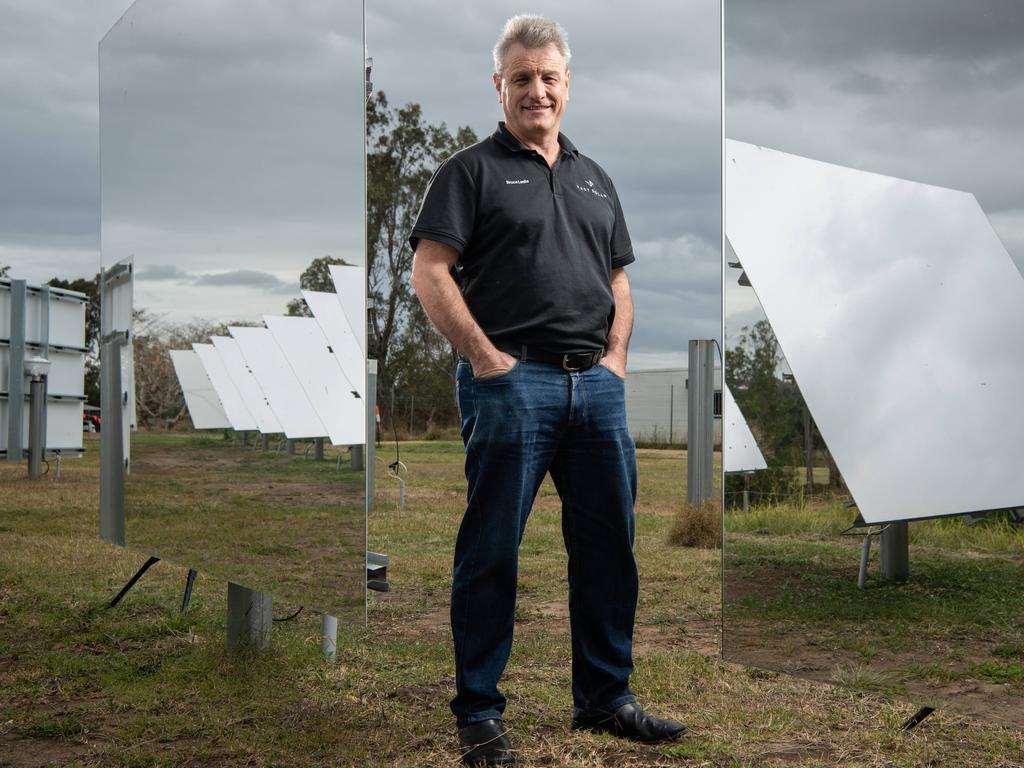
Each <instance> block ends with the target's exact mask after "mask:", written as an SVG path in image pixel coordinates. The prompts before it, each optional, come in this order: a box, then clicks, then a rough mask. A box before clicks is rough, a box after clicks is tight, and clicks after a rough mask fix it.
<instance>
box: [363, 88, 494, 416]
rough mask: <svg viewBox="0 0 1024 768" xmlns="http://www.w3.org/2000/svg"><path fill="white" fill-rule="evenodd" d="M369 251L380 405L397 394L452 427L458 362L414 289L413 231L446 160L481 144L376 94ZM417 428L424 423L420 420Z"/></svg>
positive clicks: (369, 109)
mask: <svg viewBox="0 0 1024 768" xmlns="http://www.w3.org/2000/svg"><path fill="white" fill-rule="evenodd" d="M366 130H367V157H366V171H367V192H366V199H367V203H366V206H367V207H366V252H367V280H368V294H369V299H370V301H371V302H372V310H371V312H370V335H369V340H368V341H369V350H368V353H369V356H370V357H372V358H375V359H376V360H377V364H378V377H379V378H378V382H379V388H380V391H381V403H382V405H383V406H384V410H385V411H386V413H385V416H388V415H390V414H389V413H387V411H388V410H389V406H390V400H389V398H388V394H389V393H390V392H392V391H394V390H396V389H397V390H400V391H401V392H402V393H403V395H404V396H407V397H415V398H417V399H418V400H419V401H420V402H421V404H422V405H423V406H424V410H423V411H422V417H423V418H424V419H425V420H426V421H428V422H429V421H432V420H435V421H437V420H443V421H445V422H446V423H449V422H450V421H451V419H452V414H453V412H454V405H453V400H452V395H451V391H452V378H451V377H452V370H453V368H454V366H453V355H452V350H451V347H450V345H449V344H448V342H447V341H445V340H444V339H443V338H441V337H440V336H439V335H438V334H437V332H436V331H435V330H434V329H433V326H432V325H431V324H430V322H429V321H428V320H427V319H426V317H425V316H424V314H423V311H422V309H421V308H420V306H419V302H418V301H417V300H416V297H415V296H414V295H413V292H412V289H411V287H410V285H409V275H410V273H411V271H412V258H413V252H412V249H411V248H410V247H409V242H408V238H409V232H410V231H411V229H412V225H413V223H414V222H415V219H416V215H417V213H418V212H419V207H420V201H421V200H422V197H423V193H424V191H425V190H426V187H427V184H428V183H429V181H430V177H431V175H432V174H433V172H434V170H435V169H436V168H437V166H438V165H440V164H441V162H442V161H443V160H445V159H446V158H447V157H449V156H450V155H452V154H453V153H454V152H456V151H457V150H459V149H461V148H462V147H465V146H468V145H470V144H472V143H475V142H476V141H477V137H476V134H475V133H474V132H473V131H472V130H471V129H470V128H468V127H462V128H459V129H458V130H456V131H455V132H454V133H453V132H451V131H449V130H448V127H447V126H446V125H445V124H444V123H441V124H439V125H430V124H428V123H427V122H426V121H425V120H424V118H423V113H422V110H421V109H420V106H419V105H418V104H407V105H406V106H404V107H391V106H390V105H389V104H388V100H387V97H386V96H385V95H384V94H383V93H381V92H377V93H376V94H375V96H374V97H373V98H371V99H370V100H369V101H368V102H367V105H366ZM446 407H447V409H448V410H447V411H445V408H446ZM417 421H419V420H417Z"/></svg>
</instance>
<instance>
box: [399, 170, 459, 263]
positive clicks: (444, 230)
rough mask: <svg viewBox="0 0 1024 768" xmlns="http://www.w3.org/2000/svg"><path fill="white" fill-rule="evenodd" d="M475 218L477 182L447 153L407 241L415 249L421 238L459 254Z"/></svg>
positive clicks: (434, 176) (433, 177) (431, 183)
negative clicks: (442, 245) (450, 248)
mask: <svg viewBox="0 0 1024 768" xmlns="http://www.w3.org/2000/svg"><path fill="white" fill-rule="evenodd" d="M475 219H476V183H475V182H474V181H473V177H472V176H471V175H470V173H469V170H468V169H467V168H466V166H465V165H463V164H462V162H461V161H459V159H458V158H457V157H454V156H453V157H449V158H448V159H447V160H445V161H444V162H443V163H441V166H440V167H439V168H438V169H437V170H436V171H434V175H433V176H432V177H431V179H430V183H429V184H428V185H427V191H426V192H424V194H423V202H422V203H421V204H420V212H419V214H418V215H417V216H416V223H415V224H413V228H412V232H411V233H410V234H409V245H411V246H412V249H413V250H414V251H415V250H416V246H417V245H418V244H419V241H420V240H421V239H425V240H434V241H436V242H439V243H444V244H445V245H450V246H451V247H452V248H454V249H455V250H456V251H458V252H459V255H460V256H461V255H462V252H463V251H464V250H465V248H466V245H467V244H468V243H469V239H470V237H471V236H472V234H473V222H474V221H475Z"/></svg>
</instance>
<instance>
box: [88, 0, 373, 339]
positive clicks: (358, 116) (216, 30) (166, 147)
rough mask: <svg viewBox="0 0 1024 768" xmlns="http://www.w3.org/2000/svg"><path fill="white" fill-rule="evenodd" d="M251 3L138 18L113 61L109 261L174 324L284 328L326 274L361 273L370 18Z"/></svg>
mask: <svg viewBox="0 0 1024 768" xmlns="http://www.w3.org/2000/svg"><path fill="white" fill-rule="evenodd" d="M240 2H241V0H235V2H224V3H218V4H209V3H206V2H201V0H192V2H176V3H173V4H167V3H158V2H139V3H136V4H135V5H134V6H132V8H131V9H130V10H129V11H128V12H127V13H126V14H125V16H124V17H123V18H122V19H121V20H120V21H119V22H118V23H117V25H116V26H115V27H114V28H113V29H112V30H111V31H110V33H109V34H108V35H107V36H106V37H105V38H104V40H103V43H102V44H101V46H100V105H101V121H102V124H101V135H100V140H101V144H100V147H101V153H102V158H103V163H102V168H101V173H102V191H103V230H102V234H103V247H102V250H103V260H104V263H107V264H110V263H113V262H115V261H117V260H120V259H122V258H125V257H127V256H131V255H134V257H135V260H136V268H137V272H136V294H135V295H136V304H137V306H141V307H145V308H146V309H149V310H151V311H153V312H155V313H157V314H159V315H161V316H163V317H165V318H167V319H171V320H188V319H192V318H204V319H216V320H232V319H235V320H241V319H252V318H253V317H254V316H255V317H258V316H259V314H261V313H263V312H267V313H280V312H283V311H284V308H285V305H286V303H287V301H288V299H290V298H295V297H297V295H298V280H299V274H300V273H301V272H302V270H303V269H305V268H306V267H307V266H308V265H309V263H310V262H311V261H313V259H316V258H318V257H321V256H326V255H330V256H337V257H343V258H346V259H347V260H349V261H352V262H361V261H362V258H361V251H362V240H363V224H362V195H363V179H362V170H363V169H362V130H363V117H362V93H363V86H362V60H363V43H362V24H361V22H362V14H361V9H360V7H359V5H358V4H355V3H337V4H321V3H316V2H306V3H301V2H300V3H294V2H293V3H287V4H283V3H281V4H272V3H271V4H261V5H259V6H255V7H249V6H248V5H246V9H247V10H246V12H245V13H240V12H239V3H240ZM241 19H244V22H242V23H239V20H241Z"/></svg>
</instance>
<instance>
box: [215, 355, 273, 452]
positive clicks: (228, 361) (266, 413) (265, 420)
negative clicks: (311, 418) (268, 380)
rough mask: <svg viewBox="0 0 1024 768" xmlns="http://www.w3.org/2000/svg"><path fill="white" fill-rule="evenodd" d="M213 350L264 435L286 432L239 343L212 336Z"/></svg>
mask: <svg viewBox="0 0 1024 768" xmlns="http://www.w3.org/2000/svg"><path fill="white" fill-rule="evenodd" d="M210 341H212V342H213V348H214V349H216V350H217V354H219V355H220V359H221V362H223V363H224V369H225V370H226V371H227V372H228V376H230V377H231V382H232V383H233V384H234V385H235V387H236V388H237V389H238V394H239V395H241V396H242V404H243V405H244V406H245V407H246V409H247V410H248V411H249V413H251V414H252V415H253V418H254V419H256V428H257V429H259V431H260V432H261V433H262V434H264V435H274V434H277V433H279V432H284V428H283V427H282V426H281V422H279V421H278V420H277V416H275V415H274V411H273V410H271V408H270V403H269V402H267V396H266V394H265V393H264V392H263V388H262V387H261V386H260V384H259V382H258V381H256V377H255V376H254V375H253V373H252V371H251V370H250V369H249V365H248V363H246V362H245V356H244V355H243V354H242V350H241V349H240V348H239V346H238V342H237V341H235V340H234V339H233V338H231V337H230V336H211V337H210Z"/></svg>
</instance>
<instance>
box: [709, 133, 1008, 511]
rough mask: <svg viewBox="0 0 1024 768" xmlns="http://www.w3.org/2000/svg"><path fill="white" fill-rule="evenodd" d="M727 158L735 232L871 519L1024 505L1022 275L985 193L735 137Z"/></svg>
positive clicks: (789, 356)
mask: <svg viewBox="0 0 1024 768" xmlns="http://www.w3.org/2000/svg"><path fill="white" fill-rule="evenodd" d="M726 168H727V174H728V176H727V179H728V182H729V189H728V191H727V193H726V212H727V216H728V222H727V232H726V234H727V236H728V237H729V241H730V243H731V244H732V247H733V248H734V250H735V251H736V254H737V256H738V257H739V259H740V261H741V263H742V264H743V268H744V270H745V271H746V273H747V276H748V278H749V279H750V282H751V283H752V285H753V287H754V290H755V291H756V292H757V296H758V298H759V299H760V302H761V305H762V307H763V308H764V311H765V314H766V315H767V317H768V320H769V322H770V323H771V325H772V328H773V329H774V330H775V333H776V335H777V337H778V339H779V343H780V345H781V347H782V350H783V352H784V353H785V355H786V360H787V361H788V362H789V365H790V367H791V368H792V370H793V374H794V375H795V377H796V380H797V383H798V384H799V386H800V391H801V392H802V393H803V395H804V397H805V398H806V400H807V404H808V406H809V407H810V410H811V413H812V415H813V416H814V420H815V422H816V424H817V425H818V428H819V429H820V431H821V434H822V437H823V438H824V440H825V442H826V443H827V444H828V446H829V449H830V450H831V452H832V455H833V456H834V457H835V460H836V462H837V463H838V465H839V468H840V471H842V473H843V477H844V478H845V479H846V482H847V484H848V485H849V487H850V491H851V492H852V493H853V496H854V498H855V499H856V501H857V505H858V509H859V511H860V513H861V515H862V516H863V517H864V519H865V520H866V521H867V522H883V521H891V520H900V519H914V518H925V517H936V516H940V515H955V514H962V513H965V512H973V511H981V510H991V509H1007V508H1012V507H1016V506H1019V505H1024V474H1021V472H1020V471H1019V469H1020V465H1021V463H1022V461H1024V450H1022V449H1021V447H1020V443H1019V441H1018V440H1017V438H1016V436H1017V435H1019V434H1022V433H1024V410H1022V409H1020V408H1016V407H1014V403H1015V402H1016V400H1017V397H1018V394H1019V393H1018V388H1019V382H1020V381H1021V379H1022V378H1024V351H1022V350H1024V279H1022V278H1021V276H1020V274H1019V273H1018V272H1017V269H1016V267H1015V266H1014V264H1013V262H1012V261H1011V260H1010V257H1009V255H1008V254H1007V253H1006V249H1005V248H1004V247H1003V245H1002V243H1000V241H999V238H998V237H997V236H996V233H995V232H994V231H993V229H992V226H991V225H990V224H989V222H988V219H987V218H986V216H985V214H984V213H983V212H982V210H981V208H980V207H979V206H978V203H977V201H976V200H975V199H974V196H973V195H971V194H969V193H966V192H958V191H955V190H951V189H943V188H941V187H935V186H929V185H926V184H917V183H914V182H910V181H904V180H902V179H895V178H892V177H888V176H881V175H878V174H873V173H865V172H863V171H857V170H854V169H850V168H842V167H840V166H836V165H831V164H828V163H820V162H815V161H813V160H808V159H805V158H801V157H796V156H794V155H789V154H786V153H783V152H776V151H773V150H769V149H764V148H759V147H755V146H753V145H750V144H744V143H741V142H735V141H729V142H727V144H726ZM865 223H868V224H867V225H865ZM911 310H912V311H911ZM837 339H842V343H841V344H839V343H836V340H837ZM1007 350H1013V351H1012V352H1009V353H1008V352H1007ZM939 415H941V418H937V416H939ZM907 477H914V478H917V479H918V481H917V482H915V483H907V481H906V478H907Z"/></svg>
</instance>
